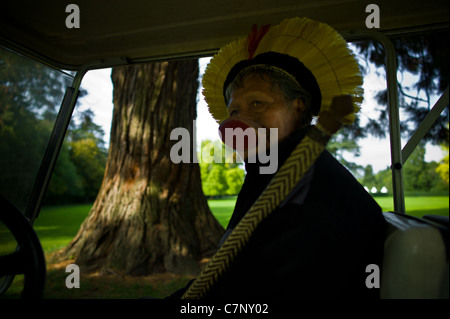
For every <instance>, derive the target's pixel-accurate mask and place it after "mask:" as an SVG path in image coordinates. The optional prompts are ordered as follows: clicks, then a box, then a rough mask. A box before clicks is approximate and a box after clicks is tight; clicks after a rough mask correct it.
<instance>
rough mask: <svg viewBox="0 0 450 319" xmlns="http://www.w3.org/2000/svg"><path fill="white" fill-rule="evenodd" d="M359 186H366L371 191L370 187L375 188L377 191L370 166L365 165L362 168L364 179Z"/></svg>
mask: <svg viewBox="0 0 450 319" xmlns="http://www.w3.org/2000/svg"><path fill="white" fill-rule="evenodd" d="M361 184H362V185H363V186H366V187H367V188H368V189H369V190H371V189H372V187H376V188H377V189H378V187H377V186H378V185H377V180H376V178H375V175H374V174H373V168H372V165H367V166H366V167H365V168H364V178H363V180H362V182H361Z"/></svg>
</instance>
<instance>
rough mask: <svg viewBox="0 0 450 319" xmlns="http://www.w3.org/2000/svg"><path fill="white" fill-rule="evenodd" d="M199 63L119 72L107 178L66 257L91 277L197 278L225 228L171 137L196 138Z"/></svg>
mask: <svg viewBox="0 0 450 319" xmlns="http://www.w3.org/2000/svg"><path fill="white" fill-rule="evenodd" d="M197 78H198V62H197V61H196V60H183V61H174V62H161V63H152V64H145V65H136V66H127V67H120V68H114V69H113V72H112V80H113V86H114V94H113V101H114V111H113V121H112V127H111V139H110V149H109V154H108V160H107V164H106V171H105V176H104V179H103V182H102V186H101V188H100V191H99V194H98V196H97V199H96V201H95V203H94V205H93V207H92V210H91V212H90V213H89V216H88V217H87V218H86V220H85V221H84V222H83V224H82V225H81V228H80V230H79V232H78V234H77V235H76V237H75V238H74V239H73V240H72V242H71V243H70V244H69V246H68V247H67V248H66V249H65V251H64V253H66V254H68V255H73V256H75V257H76V263H77V264H78V265H79V266H80V267H81V266H83V267H85V269H92V270H93V269H100V270H103V271H115V272H120V273H125V274H129V275H145V274H149V273H157V272H174V273H196V272H197V271H198V270H199V265H198V261H199V260H201V259H202V258H204V257H208V256H210V255H212V253H213V252H214V251H215V250H216V248H217V244H218V242H219V240H220V238H221V235H222V233H223V228H222V227H221V226H220V224H219V223H218V222H217V220H216V219H215V218H214V217H213V215H212V214H211V212H210V211H209V208H208V204H207V202H206V199H205V196H204V194H203V192H202V189H201V184H200V171H199V166H198V164H196V163H192V161H191V163H180V164H175V163H173V162H172V161H171V160H170V149H171V147H172V146H173V145H174V144H175V143H176V141H171V140H170V133H171V131H172V129H174V128H177V127H183V128H186V129H188V131H189V132H190V134H191V136H192V133H193V119H194V118H195V115H196V111H195V110H196V94H197V88H198V80H197Z"/></svg>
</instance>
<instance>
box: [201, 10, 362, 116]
mask: <svg viewBox="0 0 450 319" xmlns="http://www.w3.org/2000/svg"><path fill="white" fill-rule="evenodd" d="M255 31H256V32H255ZM267 52H276V53H280V54H286V55H289V56H290V57H294V58H296V59H298V60H299V61H300V62H301V63H303V64H304V66H306V68H307V69H309V70H310V71H311V72H312V74H313V75H314V77H315V79H316V81H317V83H318V85H319V88H320V91H321V94H322V103H321V106H320V109H321V110H327V109H328V108H329V107H330V105H331V101H332V99H333V97H335V96H340V95H351V96H352V99H353V103H354V112H353V113H352V114H350V115H348V116H347V117H346V118H345V124H350V123H352V122H353V121H354V120H355V113H357V112H358V111H359V105H360V104H361V102H362V100H363V89H362V76H361V72H360V69H359V66H358V62H357V61H356V59H355V57H354V55H353V54H352V53H351V51H350V49H349V48H348V46H347V43H346V41H345V40H344V38H342V36H341V35H340V34H339V33H338V32H337V31H336V30H334V29H333V28H331V27H330V26H328V25H327V24H324V23H321V22H317V21H313V20H310V19H308V18H290V19H286V20H284V21H283V22H281V23H280V24H279V25H277V26H275V27H271V28H269V27H268V26H264V27H262V28H261V29H260V32H257V30H255V27H254V28H253V30H252V32H251V34H250V36H244V37H241V38H239V39H237V40H235V41H233V42H231V43H229V44H227V45H225V46H224V47H223V48H221V49H220V51H219V52H218V53H217V54H216V55H214V57H213V58H212V59H211V61H210V63H209V64H208V66H207V68H206V70H205V74H204V75H203V81H202V84H203V95H204V96H205V100H206V102H207V104H208V108H209V111H210V113H211V115H212V116H213V117H214V118H215V119H216V121H217V122H218V123H220V122H222V121H223V120H225V119H226V118H227V117H228V111H227V105H226V102H225V97H224V94H223V92H224V83H225V81H226V80H227V77H228V74H229V73H230V71H231V70H232V68H233V67H234V66H235V65H236V64H238V63H239V62H241V61H245V60H251V59H253V58H254V57H257V56H258V55H260V54H263V53H267Z"/></svg>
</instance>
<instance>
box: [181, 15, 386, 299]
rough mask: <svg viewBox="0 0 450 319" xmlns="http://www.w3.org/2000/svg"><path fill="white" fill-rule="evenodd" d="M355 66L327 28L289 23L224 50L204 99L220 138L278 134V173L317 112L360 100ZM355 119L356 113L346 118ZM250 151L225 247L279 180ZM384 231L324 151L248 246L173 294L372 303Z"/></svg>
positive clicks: (372, 208)
mask: <svg viewBox="0 0 450 319" xmlns="http://www.w3.org/2000/svg"><path fill="white" fill-rule="evenodd" d="M271 31H273V32H271ZM311 34H312V35H311ZM242 47H243V49H242ZM242 52H244V53H242ZM242 56H245V58H243V57H242ZM307 65H308V67H307ZM355 65H356V66H355ZM357 69H358V67H357V64H356V62H355V61H354V58H353V57H352V56H351V54H350V53H349V52H348V50H347V47H346V44H345V41H343V39H341V38H340V37H339V35H338V34H337V33H336V32H335V31H334V30H332V29H331V28H330V27H328V26H326V25H323V24H320V23H316V22H314V21H311V20H309V19H288V20H286V21H284V22H282V23H281V24H280V25H279V26H277V27H274V28H273V29H272V30H268V28H267V27H266V28H263V29H261V30H260V31H258V30H255V29H254V30H253V32H252V33H251V34H250V36H249V37H247V38H246V39H244V40H238V41H236V42H234V43H232V44H230V45H228V46H227V47H225V48H223V49H222V50H221V52H219V53H218V55H217V56H216V57H214V58H213V59H212V60H211V65H210V66H209V67H208V69H207V71H206V73H205V77H204V80H203V83H204V87H205V91H204V94H205V97H206V100H207V102H208V104H209V107H210V111H211V113H212V114H213V116H215V118H216V119H218V121H220V122H221V123H222V124H221V126H220V129H221V132H223V133H225V129H226V128H233V129H235V128H242V129H248V128H250V129H254V130H255V131H256V129H258V128H262V129H269V128H271V129H276V131H277V139H276V140H275V143H274V140H272V143H271V144H269V145H268V148H269V149H271V148H273V147H275V146H276V150H277V161H278V167H282V165H283V164H284V163H285V162H286V161H288V160H289V157H290V156H292V155H291V153H293V150H294V149H295V148H296V146H297V145H298V144H299V143H301V142H302V140H303V139H304V137H305V136H306V135H307V134H309V132H310V131H311V130H312V125H311V121H312V118H313V116H316V115H319V114H320V112H321V111H324V110H329V109H330V106H331V104H332V102H331V101H332V99H333V97H335V96H342V95H350V96H352V97H353V99H354V100H356V101H358V99H359V98H360V94H361V91H360V88H359V85H360V81H361V80H360V75H359V71H358V70H357ZM355 70H356V71H355ZM357 109H358V108H357V107H356V106H355V108H354V110H355V111H356V110H357ZM351 120H352V118H351V115H350V116H349V117H348V119H344V120H343V121H344V122H345V121H347V122H351ZM258 137H259V136H257V138H258ZM222 138H223V139H224V140H226V133H225V134H222ZM274 144H276V145H274ZM231 146H233V145H231ZM249 147H252V145H246V147H245V148H244V149H242V150H241V155H242V157H243V158H244V159H245V168H246V171H247V174H246V177H245V181H244V184H243V186H242V190H241V192H240V193H239V196H238V199H237V202H236V207H235V209H234V212H233V215H232V217H231V220H230V222H229V225H228V227H227V231H226V233H225V235H224V238H223V240H222V242H221V245H223V243H224V242H225V241H226V240H227V238H228V237H229V236H231V235H230V234H233V231H234V230H235V229H236V227H238V225H239V223H240V221H241V220H243V218H244V217H245V216H246V214H247V213H248V212H249V210H250V209H251V208H252V206H253V205H254V204H255V202H257V200H258V198H259V197H260V196H261V194H262V193H263V192H264V190H265V189H266V188H267V187H268V185H269V184H270V182H271V181H272V180H273V179H274V178H276V173H273V174H261V171H260V167H261V165H263V164H262V163H261V162H260V161H258V160H257V155H256V160H253V161H250V159H249V153H248V151H247V150H248V148H249ZM260 151H261V150H258V152H256V154H257V153H259V152H260ZM301 161H303V160H301ZM305 161H307V160H305ZM384 233H385V221H384V218H383V216H382V214H381V208H380V207H379V206H378V205H377V203H376V202H375V201H374V200H373V199H372V198H371V196H370V195H369V194H368V193H367V192H366V191H365V190H364V189H363V187H362V186H361V185H360V184H359V183H358V182H357V181H356V180H355V179H354V177H353V176H352V175H351V174H350V173H349V172H348V171H347V170H346V169H345V168H344V167H343V166H342V165H341V164H340V163H339V162H338V161H337V160H336V159H334V158H333V156H331V155H330V154H329V153H328V152H327V151H324V152H322V153H321V154H320V155H319V156H318V158H317V159H316V160H315V162H314V163H313V164H312V165H311V166H310V167H309V168H308V170H307V171H306V173H305V174H304V176H302V178H301V179H300V180H299V181H296V183H295V185H294V187H293V189H292V190H291V191H290V192H289V193H288V195H287V196H285V197H284V198H282V199H281V201H280V204H279V205H277V206H276V208H275V209H274V210H273V211H272V212H270V214H269V215H268V216H267V217H265V218H264V219H263V220H262V221H261V222H260V223H259V224H258V226H257V227H256V228H255V229H254V230H252V232H251V236H250V237H249V239H248V240H247V241H246V242H245V244H244V245H241V244H236V245H241V246H243V247H239V253H237V254H234V255H232V257H233V258H231V259H232V260H227V261H226V262H224V263H223V264H224V265H225V266H223V267H222V266H220V267H219V269H217V270H216V269H215V268H214V267H212V268H207V270H206V271H204V272H203V273H202V274H201V275H200V276H199V278H197V279H196V280H195V281H194V282H193V283H192V282H191V283H190V284H189V285H188V287H187V288H186V289H182V290H180V291H179V292H177V293H176V294H174V295H173V296H174V297H175V296H178V297H180V296H182V295H183V294H184V297H185V298H196V297H201V298H211V299H231V298H232V299H234V300H236V299H238V298H241V299H242V298H252V299H255V298H256V299H257V300H258V299H259V300H264V298H281V299H300V298H313V299H329V298H376V297H378V296H379V292H378V290H377V289H376V288H372V286H370V285H367V277H368V276H369V274H368V273H367V272H366V268H367V266H369V265H372V264H375V265H378V266H379V267H381V263H382V254H383V242H384ZM233 240H234V239H233ZM227 245H228V246H232V245H233V243H231V244H230V243H228V244H227ZM219 259H220V257H219ZM205 278H206V279H205ZM189 286H190V287H189ZM186 290H187V291H186ZM199 291H200V293H199Z"/></svg>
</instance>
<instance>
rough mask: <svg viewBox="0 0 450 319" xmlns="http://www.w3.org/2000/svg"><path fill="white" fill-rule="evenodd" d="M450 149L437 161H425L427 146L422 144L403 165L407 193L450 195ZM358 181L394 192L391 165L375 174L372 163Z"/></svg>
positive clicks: (378, 190)
mask: <svg viewBox="0 0 450 319" xmlns="http://www.w3.org/2000/svg"><path fill="white" fill-rule="evenodd" d="M448 176H449V175H448V149H447V155H446V156H445V157H444V158H443V159H442V160H441V162H440V163H437V162H434V161H432V162H426V161H425V147H424V145H423V144H420V145H419V146H418V147H417V148H416V150H415V151H414V152H413V153H412V154H411V156H410V157H409V158H408V160H407V161H406V163H405V165H404V166H403V184H404V189H405V194H406V195H448V192H449V183H448V182H449V177H448ZM358 181H359V182H360V183H361V184H362V185H363V186H365V187H367V188H368V189H369V190H372V188H373V187H375V188H376V190H377V193H378V194H379V192H380V190H381V189H382V188H383V187H386V189H387V191H388V194H392V172H391V169H390V168H389V167H387V168H386V169H384V170H381V171H379V172H378V173H377V174H374V172H373V168H372V166H371V165H367V166H366V167H365V168H364V173H363V176H362V177H361V178H359V179H358Z"/></svg>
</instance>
